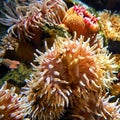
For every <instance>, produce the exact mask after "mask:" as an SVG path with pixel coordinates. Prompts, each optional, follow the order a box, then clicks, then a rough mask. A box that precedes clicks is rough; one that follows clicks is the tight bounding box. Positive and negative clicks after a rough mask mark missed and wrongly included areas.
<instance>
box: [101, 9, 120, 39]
mask: <svg viewBox="0 0 120 120" xmlns="http://www.w3.org/2000/svg"><path fill="white" fill-rule="evenodd" d="M99 17H100V20H99V21H100V24H101V30H102V31H103V33H104V34H105V37H106V38H107V39H108V40H113V41H120V22H119V21H120V15H119V14H117V13H111V12H110V11H107V10H105V11H103V12H99Z"/></svg>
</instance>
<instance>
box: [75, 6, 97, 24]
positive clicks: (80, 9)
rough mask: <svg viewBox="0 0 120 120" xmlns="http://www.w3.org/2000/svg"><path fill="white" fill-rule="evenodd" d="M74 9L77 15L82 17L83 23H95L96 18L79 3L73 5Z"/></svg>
mask: <svg viewBox="0 0 120 120" xmlns="http://www.w3.org/2000/svg"><path fill="white" fill-rule="evenodd" d="M74 11H76V13H77V14H78V15H80V16H82V17H83V19H84V21H85V23H87V24H90V25H95V24H97V22H98V19H97V18H96V17H95V16H93V15H92V14H91V13H90V12H89V11H87V10H86V8H85V7H83V6H80V5H74Z"/></svg>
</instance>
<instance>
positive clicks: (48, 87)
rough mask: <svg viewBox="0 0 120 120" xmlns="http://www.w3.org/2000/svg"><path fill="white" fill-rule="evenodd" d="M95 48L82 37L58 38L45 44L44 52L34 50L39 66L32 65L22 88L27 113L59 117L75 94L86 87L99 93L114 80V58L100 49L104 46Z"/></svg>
mask: <svg viewBox="0 0 120 120" xmlns="http://www.w3.org/2000/svg"><path fill="white" fill-rule="evenodd" d="M95 48H96V45H94V46H92V47H90V46H89V39H88V40H86V41H85V42H84V38H83V37H81V38H79V39H78V40H76V38H74V39H71V38H69V37H66V38H61V37H57V39H56V40H55V43H54V45H53V47H52V48H51V49H48V48H47V45H46V52H45V53H42V52H40V51H38V50H37V52H38V54H40V55H37V54H35V62H37V63H38V65H33V68H34V73H33V74H32V75H31V79H30V80H28V81H27V85H26V87H24V89H25V90H24V91H23V94H25V95H24V98H25V102H26V115H28V116H29V117H30V118H31V119H32V120H34V119H38V120H41V119H45V120H47V119H51V120H53V119H58V118H59V117H60V116H61V115H62V114H63V113H64V110H65V108H68V107H69V105H72V103H73V99H74V94H77V93H79V94H80V95H81V94H82V93H83V92H84V91H85V90H86V91H87V90H88V91H89V90H91V91H95V92H96V91H97V92H99V90H100V88H102V87H103V86H108V83H109V82H110V83H111V82H112V80H113V79H114V75H113V74H112V72H113V71H114V67H113V66H114V64H113V60H110V57H109V54H103V52H100V51H105V48H104V50H102V48H101V49H100V50H98V49H95ZM106 51H107V50H106ZM102 54H103V55H102ZM98 56H99V57H100V56H101V57H102V58H104V59H105V60H106V61H104V62H105V63H104V64H103V63H102V62H100V60H102V58H101V59H100V58H99V57H98ZM103 56H104V57H103ZM96 57H97V58H98V59H97V58H96ZM106 69H108V70H107V71H106ZM106 74H109V78H108V76H107V75H106ZM103 78H106V79H103ZM110 78H111V79H110ZM109 79H110V81H109ZM104 80H105V81H104ZM88 94H89V93H88ZM80 95H79V96H80ZM72 96H73V98H72ZM84 97H85V96H84Z"/></svg>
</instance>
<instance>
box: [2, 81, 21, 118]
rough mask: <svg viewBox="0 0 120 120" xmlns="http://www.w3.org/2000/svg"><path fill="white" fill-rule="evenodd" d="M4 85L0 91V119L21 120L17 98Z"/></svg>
mask: <svg viewBox="0 0 120 120" xmlns="http://www.w3.org/2000/svg"><path fill="white" fill-rule="evenodd" d="M6 87H7V84H6V83H5V84H4V85H3V86H2V88H1V89H0V119H1V120H23V113H22V112H23V111H22V110H23V109H22V108H21V107H20V101H19V99H20V98H19V96H18V95H17V94H16V93H14V91H13V90H12V89H11V90H10V89H6Z"/></svg>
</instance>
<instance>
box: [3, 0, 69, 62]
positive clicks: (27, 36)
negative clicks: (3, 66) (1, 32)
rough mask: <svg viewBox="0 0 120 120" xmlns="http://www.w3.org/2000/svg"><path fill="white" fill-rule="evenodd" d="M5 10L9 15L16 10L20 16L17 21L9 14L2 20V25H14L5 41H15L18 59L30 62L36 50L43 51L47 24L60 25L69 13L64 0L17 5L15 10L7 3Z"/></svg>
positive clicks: (44, 0)
mask: <svg viewBox="0 0 120 120" xmlns="http://www.w3.org/2000/svg"><path fill="white" fill-rule="evenodd" d="M15 3H16V2H15ZM15 3H14V4H15ZM16 4H17V3H16ZM10 8H11V9H10ZM5 9H6V11H8V10H9V11H10V12H9V13H8V14H10V13H11V14H12V9H14V10H13V13H14V11H15V10H16V12H15V13H16V14H17V13H18V12H19V14H17V16H18V18H16V19H17V20H16V21H15V20H13V19H12V17H10V16H9V15H7V14H5V16H6V18H4V19H1V23H2V24H5V25H9V23H10V25H11V22H12V21H13V23H14V24H13V25H12V26H11V27H10V28H9V29H8V31H7V32H8V34H11V35H6V36H5V37H4V38H3V41H5V40H7V41H13V40H14V39H15V40H16V43H18V45H17V46H16V48H17V49H15V50H17V55H18V57H19V58H20V59H21V60H23V61H25V62H26V61H27V62H28V61H32V60H33V58H34V56H33V53H34V52H35V49H39V50H41V49H42V48H43V46H44V43H43V41H44V40H43V37H44V35H43V31H44V30H43V29H44V28H43V27H44V26H45V25H46V24H47V25H50V26H51V25H52V26H53V25H56V24H60V23H61V21H62V19H63V17H64V15H65V12H66V11H67V5H66V4H65V3H64V1H62V0H42V1H34V2H33V3H30V4H29V5H26V4H25V5H23V4H22V5H21V6H20V5H15V8H14V7H13V6H12V4H10V5H9V4H8V5H7V3H6V4H5ZM12 15H13V14H12ZM10 21H11V22H10ZM9 36H11V37H9ZM4 39H5V40H4ZM10 43H11V42H10ZM49 43H50V44H52V43H53V41H52V40H51V41H50V42H49ZM6 45H8V44H6ZM23 50H24V51H25V52H23ZM41 51H42V50H41ZM26 54H27V56H26Z"/></svg>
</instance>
